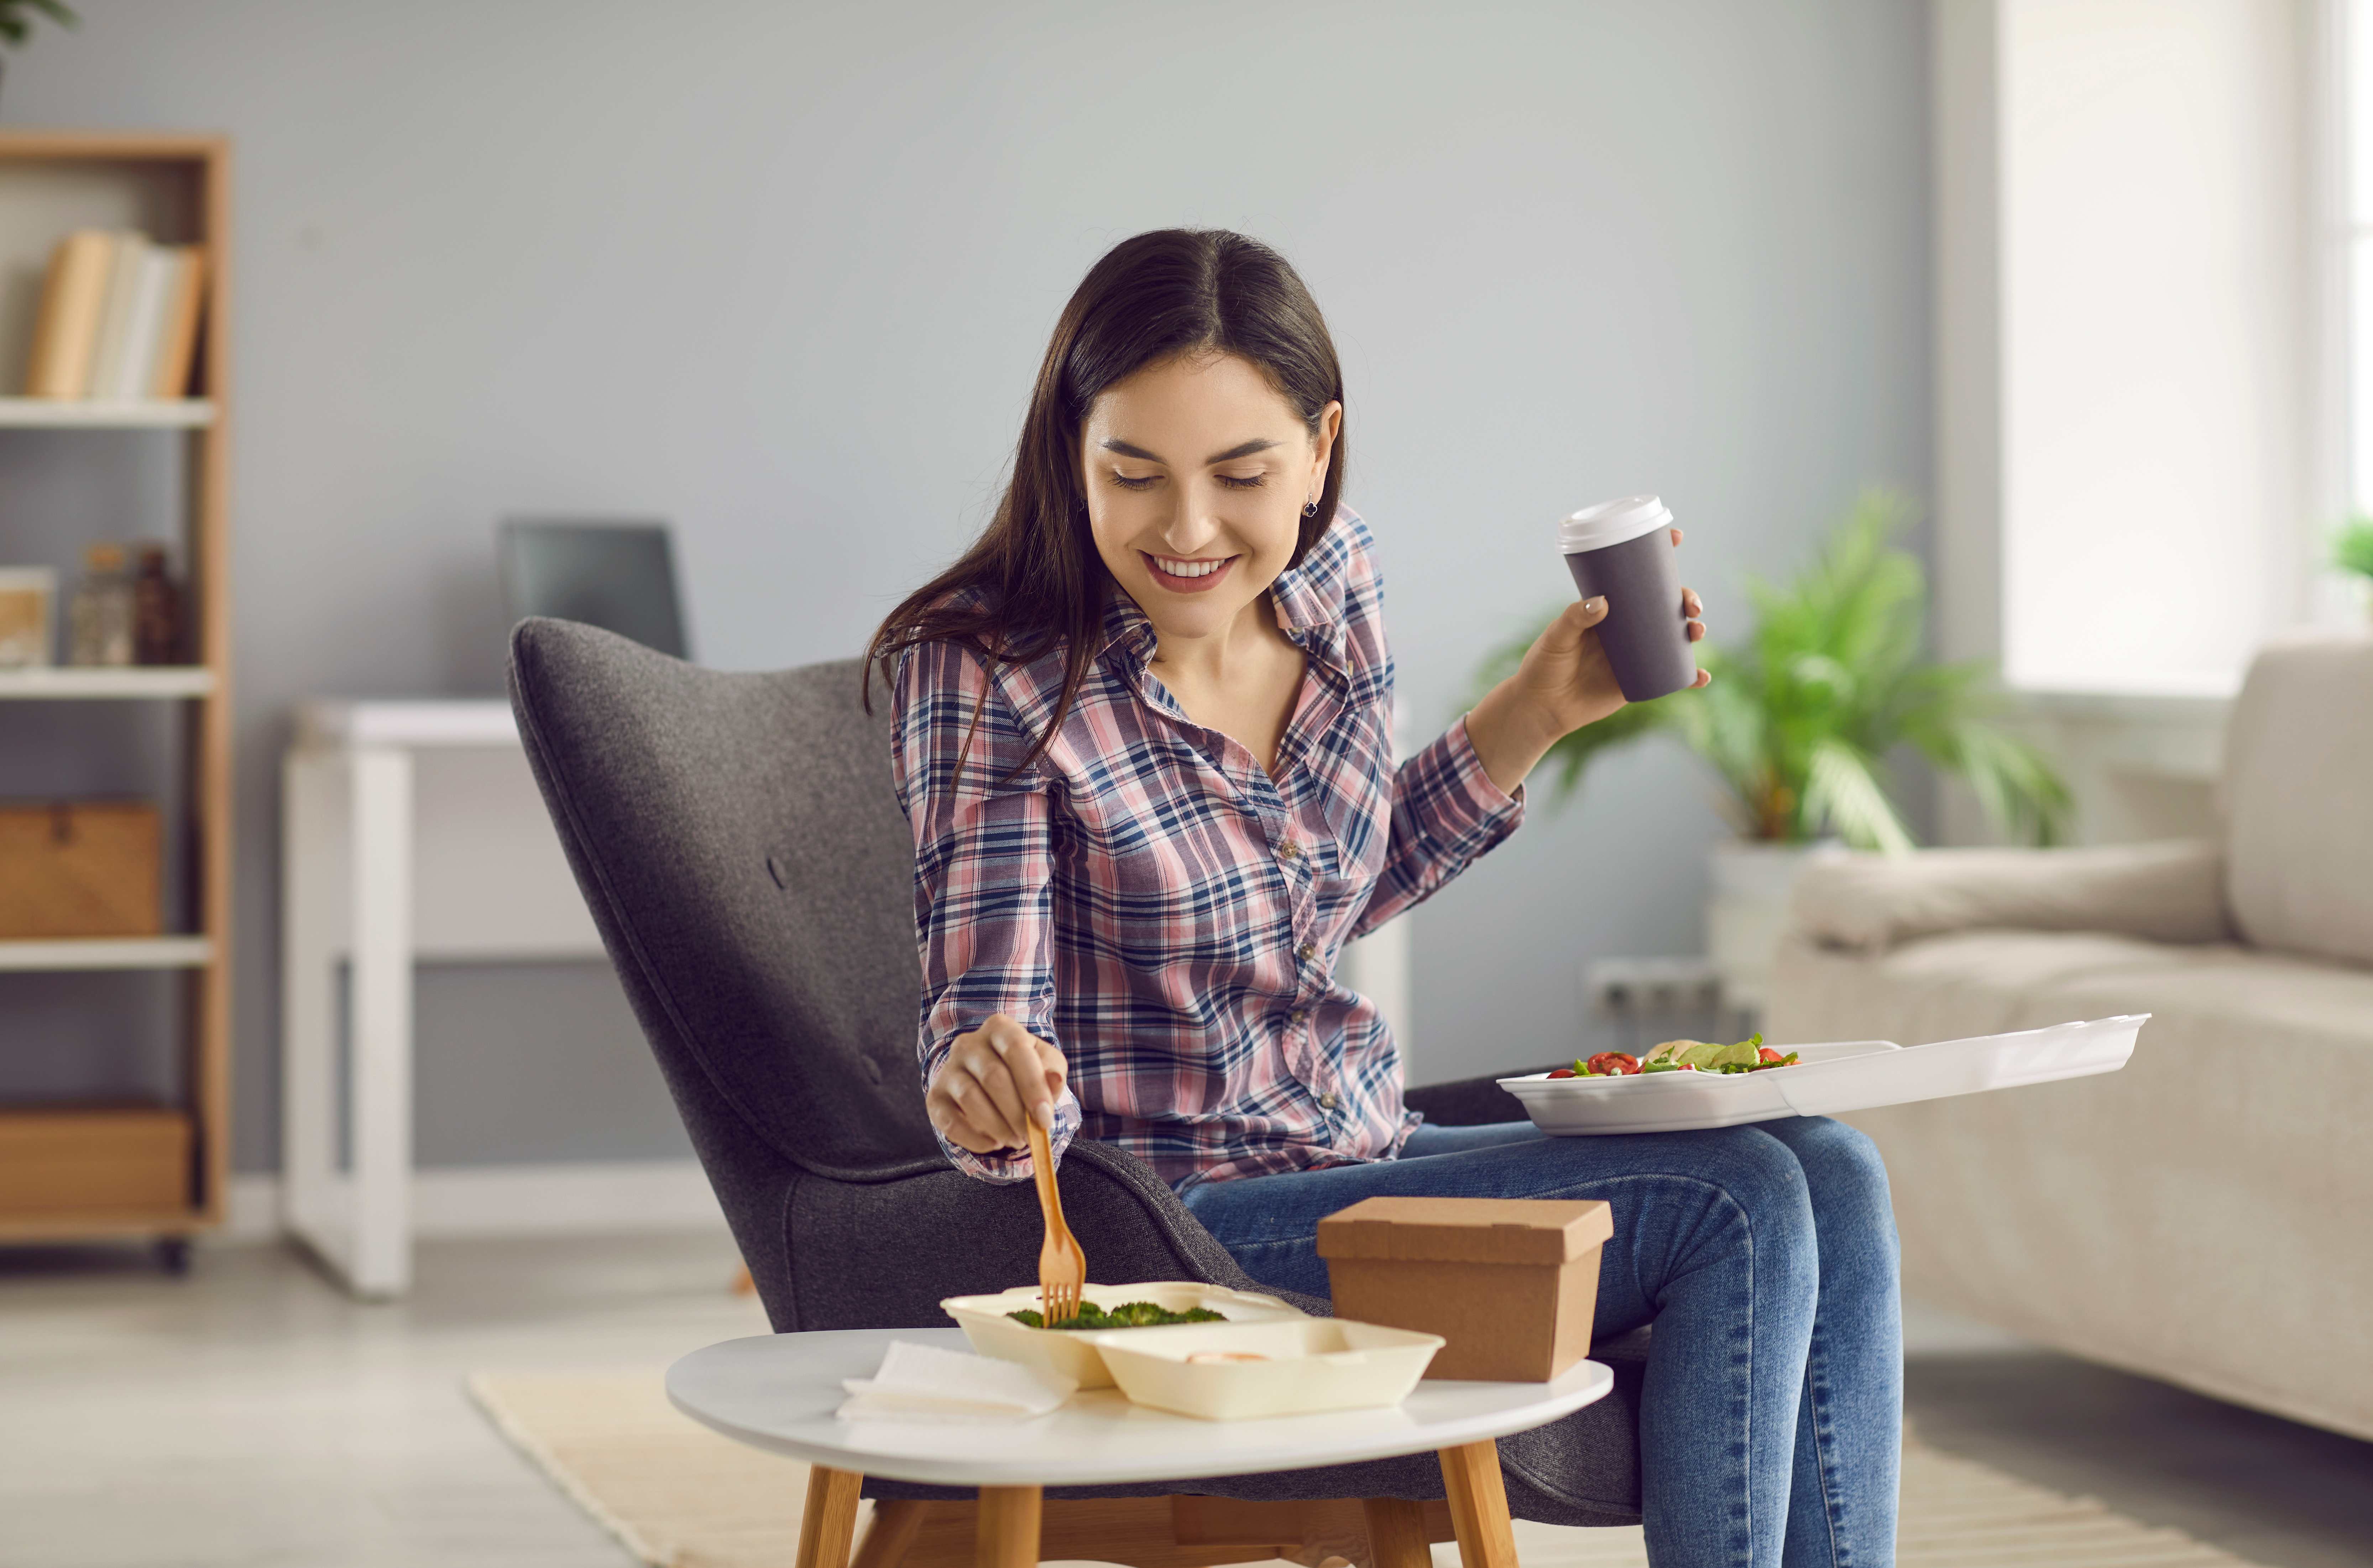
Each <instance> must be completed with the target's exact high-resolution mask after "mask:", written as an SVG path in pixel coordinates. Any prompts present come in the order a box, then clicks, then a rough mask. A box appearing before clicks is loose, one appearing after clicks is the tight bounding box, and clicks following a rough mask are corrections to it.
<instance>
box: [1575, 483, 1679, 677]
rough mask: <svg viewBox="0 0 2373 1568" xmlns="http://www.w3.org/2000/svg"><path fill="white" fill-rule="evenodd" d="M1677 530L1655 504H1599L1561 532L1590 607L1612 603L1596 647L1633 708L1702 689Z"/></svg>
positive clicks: (1634, 499) (1651, 500) (1649, 500)
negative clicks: (1602, 600) (1597, 601)
mask: <svg viewBox="0 0 2373 1568" xmlns="http://www.w3.org/2000/svg"><path fill="white" fill-rule="evenodd" d="M1672 526H1673V514H1672V512H1671V511H1670V510H1669V509H1667V508H1666V506H1665V503H1664V502H1662V501H1660V500H1658V499H1656V497H1654V496H1626V497H1623V498H1622V499H1620V500H1616V501H1601V502H1599V503H1598V505H1596V506H1595V507H1584V508H1583V509H1582V510H1580V511H1578V512H1576V513H1574V514H1573V515H1572V517H1570V518H1567V519H1566V520H1565V521H1563V522H1561V523H1560V524H1558V548H1559V549H1560V550H1561V551H1563V552H1564V553H1565V564H1566V567H1567V569H1569V570H1571V571H1572V573H1573V585H1574V586H1575V587H1576V588H1579V589H1580V590H1582V596H1583V597H1584V599H1590V598H1594V597H1596V596H1597V595H1600V594H1604V595H1606V598H1607V618H1606V619H1605V620H1603V621H1601V622H1599V623H1598V646H1599V647H1601V648H1603V649H1606V650H1607V663H1608V664H1609V665H1610V666H1612V667H1613V669H1614V671H1615V684H1616V685H1619V686H1620V687H1621V688H1623V697H1624V700H1625V701H1627V702H1646V701H1647V700H1648V699H1649V698H1651V697H1658V696H1665V695H1666V693H1667V692H1677V691H1683V690H1686V689H1687V688H1689V687H1690V686H1693V685H1697V684H1698V660H1697V654H1696V653H1695V652H1694V651H1692V650H1691V649H1690V647H1689V617H1688V616H1687V615H1685V614H1682V613H1681V568H1680V563H1679V561H1678V560H1677V559H1676V558H1675V555H1674V550H1673V535H1672V532H1671V529H1672Z"/></svg>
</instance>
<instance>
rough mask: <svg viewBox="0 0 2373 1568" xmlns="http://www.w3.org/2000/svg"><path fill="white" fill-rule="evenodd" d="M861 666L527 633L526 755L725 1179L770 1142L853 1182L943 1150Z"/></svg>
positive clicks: (905, 847)
mask: <svg viewBox="0 0 2373 1568" xmlns="http://www.w3.org/2000/svg"><path fill="white" fill-rule="evenodd" d="M858 678H859V676H858V664H857V661H854V660H848V661H840V662H837V663H831V664H812V665H809V666H807V667H806V668H804V669H798V670H788V671H783V672H779V673H766V674H727V673H719V672H717V671H713V670H703V669H700V668H698V667H697V666H695V665H692V664H687V663H685V662H684V661H681V660H677V659H671V658H669V657H667V656H666V655H664V654H660V653H655V652H653V651H651V650H650V649H647V648H644V647H642V646H640V645H639V644H637V643H634V642H630V641H628V640H627V639H626V638H622V637H617V636H614V635H613V634H611V633H609V632H605V631H601V630H599V629H597V628H595V627H592V626H579V625H577V624H575V623H573V622H567V621H553V620H543V619H531V620H526V621H522V622H520V625H519V626H518V628H517V629H516V630H514V631H513V633H512V634H511V667H510V681H511V706H512V708H513V710H514V712H515V713H516V714H517V715H518V719H519V726H520V737H521V739H522V740H523V741H524V742H525V743H526V746H527V754H528V760H529V764H530V766H532V768H533V770H534V773H535V778H536V782H537V784H538V785H539V786H540V787H541V788H542V789H543V790H544V803H545V805H546V806H548V807H549V808H550V810H551V812H552V817H553V822H554V824H555V825H556V826H557V827H558V829H559V832H560V838H561V843H562V847H563V848H564V849H565V850H566V851H567V857H568V863H569V865H570V867H571V869H573V870H574V871H575V872H576V874H577V883H578V886H579V889H580V890H581V891H582V892H583V893H584V895H585V900H586V903H587V904H588V905H589V906H590V908H591V910H592V914H593V919H594V924H595V925H596V926H597V927H598V928H599V929H600V930H601V933H602V942H603V944H604V945H605V946H606V947H607V948H608V949H609V953H610V958H611V962H612V963H613V964H614V965H616V967H617V970H618V976H619V978H620V980H621V981H622V982H623V983H624V984H625V989H626V995H627V998H628V1000H630V1001H631V1002H632V1003H633V1005H634V1009H635V1012H636V1014H637V1017H638V1018H639V1019H640V1021H641V1023H642V1026H643V1031H644V1033H645V1034H646V1035H647V1036H649V1040H650V1045H651V1049H652V1051H653V1052H654V1053H656V1054H657V1056H658V1057H659V1059H660V1069H661V1071H663V1072H664V1074H665V1075H666V1077H667V1079H668V1082H669V1084H670V1087H671V1088H672V1090H673V1092H674V1094H675V1098H676V1102H677V1105H678V1106H679V1108H680V1109H682V1111H683V1112H684V1120H685V1122H686V1123H687V1125H688V1126H689V1127H690V1128H691V1130H692V1133H693V1138H694V1141H695V1143H696V1145H698V1146H699V1147H700V1149H701V1152H702V1157H703V1159H704V1160H705V1161H708V1162H709V1163H710V1165H711V1169H710V1176H711V1178H712V1180H716V1179H719V1177H720V1176H721V1175H723V1174H724V1173H720V1172H719V1171H718V1170H717V1169H716V1168H715V1164H716V1162H715V1160H714V1158H713V1157H712V1152H713V1151H716V1150H719V1149H731V1148H744V1147H748V1146H749V1145H748V1140H749V1139H750V1138H751V1137H752V1136H754V1137H755V1138H756V1139H757V1140H759V1141H762V1142H763V1143H765V1144H766V1145H770V1146H771V1147H772V1148H773V1150H774V1151H775V1153H777V1154H779V1155H780V1156H781V1157H782V1158H783V1159H786V1160H788V1161H789V1162H790V1163H791V1164H795V1165H797V1166H799V1167H801V1168H802V1169H805V1170H808V1171H812V1172H814V1173H816V1174H818V1175H824V1176H836V1177H840V1178H843V1179H857V1180H868V1179H881V1178H883V1177H886V1176H896V1175H901V1174H905V1173H906V1172H909V1171H916V1170H931V1169H939V1168H943V1167H944V1164H945V1161H944V1160H943V1159H942V1158H941V1154H940V1152H939V1146H938V1143H937V1142H936V1141H935V1140H934V1139H933V1138H932V1135H931V1130H930V1126H929V1122H928V1121H927V1120H926V1119H925V1118H924V1115H923V1099H922V1090H921V1088H920V1086H919V1084H918V1081H917V1075H916V1068H915V1030H916V1008H917V1003H918V997H919V994H920V992H919V987H920V972H919V970H918V965H917V962H916V957H915V927H914V850H913V840H912V838H911V837H910V836H909V834H908V830H907V826H906V817H905V816H904V815H903V814H902V813H900V811H899V809H898V802H897V799H896V796H895V795H894V793H893V792H892V788H891V777H890V740H889V719H888V714H887V712H886V706H887V705H886V704H885V703H882V702H879V701H877V703H876V709H877V710H876V712H874V713H873V714H871V715H870V716H869V715H868V714H866V713H865V712H864V711H863V710H862V709H861V708H860V707H859V700H858ZM728 1118H730V1119H731V1121H733V1122H734V1123H737V1124H738V1125H735V1126H730V1127H729V1126H720V1125H718V1124H719V1122H720V1121H721V1120H723V1119H728Z"/></svg>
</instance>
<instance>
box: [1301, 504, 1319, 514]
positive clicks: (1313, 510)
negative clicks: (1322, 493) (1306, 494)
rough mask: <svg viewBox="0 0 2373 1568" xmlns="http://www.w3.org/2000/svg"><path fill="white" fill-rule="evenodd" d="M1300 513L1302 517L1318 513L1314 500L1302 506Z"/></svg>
mask: <svg viewBox="0 0 2373 1568" xmlns="http://www.w3.org/2000/svg"><path fill="white" fill-rule="evenodd" d="M1302 515H1303V516H1304V517H1316V516H1317V515H1318V503H1317V502H1316V501H1313V502H1311V503H1310V504H1309V505H1308V506H1306V507H1304V508H1303V509H1302Z"/></svg>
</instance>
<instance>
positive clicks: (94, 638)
mask: <svg viewBox="0 0 2373 1568" xmlns="http://www.w3.org/2000/svg"><path fill="white" fill-rule="evenodd" d="M82 560H83V574H82V581H81V582H80V583H79V584H78V585H77V586H76V589H75V596H74V603H73V604H72V606H71V607H70V608H69V609H68V611H67V614H66V624H67V638H68V641H69V648H68V660H67V661H68V662H69V663H74V664H105V665H123V664H130V663H131V662H132V659H133V652H134V648H133V640H132V620H133V616H132V576H131V574H130V573H129V572H127V571H125V570H124V569H123V546H122V545H119V544H93V545H92V546H91V547H90V548H89V549H88V550H86V551H84V552H83V558H82Z"/></svg>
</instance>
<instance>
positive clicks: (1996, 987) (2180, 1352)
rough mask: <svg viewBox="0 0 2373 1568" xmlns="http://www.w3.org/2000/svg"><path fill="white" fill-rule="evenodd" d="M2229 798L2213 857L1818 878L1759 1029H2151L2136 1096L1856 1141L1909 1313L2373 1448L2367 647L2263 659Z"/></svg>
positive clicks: (1879, 1131)
mask: <svg viewBox="0 0 2373 1568" xmlns="http://www.w3.org/2000/svg"><path fill="white" fill-rule="evenodd" d="M2219 799H2220V807H2221V814H2222V817H2223V834H2222V837H2221V838H2219V839H2217V840H2214V841H2202V842H2198V843H2191V842H2186V843H2174V844H2149V845H2130V846H2113V847H2106V848H2086V849H2068V850H1950V849H1947V850H1931V851H1925V852H1923V853H1920V854H1917V855H1912V856H1908V857H1903V858H1900V859H1898V860H1886V859H1883V858H1880V857H1875V856H1867V857H1866V856H1854V857H1849V858H1844V859H1841V860H1838V861H1835V862H1831V863H1826V864H1819V865H1816V866H1815V867H1814V868H1812V869H1811V870H1809V871H1807V872H1806V875H1805V878H1804V880H1803V881H1802V882H1801V883H1799V884H1798V888H1797V893H1796V898H1795V904H1794V910H1793V915H1792V929H1791V931H1790V934H1789V936H1788V938H1787V940H1786V943H1785V945H1784V947H1783V952H1782V955H1781V958H1780V961H1779V963H1778V964H1777V965H1776V966H1775V969H1774V975H1773V987H1772V995H1771V1007H1770V1012H1769V1013H1768V1015H1767V1016H1768V1019H1769V1023H1768V1024H1767V1032H1768V1033H1769V1034H1770V1035H1771V1036H1772V1037H1773V1038H1775V1039H1780V1040H1838V1039H1860V1038H1881V1039H1891V1040H1895V1041H1899V1042H1900V1043H1903V1044H1906V1045H1910V1044H1915V1043H1920V1042H1924V1041H1930V1040H1944V1039H1952V1038H1957V1037H1959V1036H1969V1035H1979V1034H1990V1033H1993V1032H1995V1031H1998V1030H2008V1029H2021V1028H2029V1027H2034V1026H2036V1025H2040V1024H2053V1023H2058V1022H2061V1021H2063V1020H2065V1019H2075V1018H2098V1017H2101V1016H2103V1015H2105V1014H2110V1013H2118V1012H2148V1013H2150V1014H2152V1019H2151V1022H2150V1024H2147V1025H2146V1026H2145V1028H2144V1030H2143V1033H2142V1038H2141V1041H2140V1044H2139V1045H2138V1046H2137V1047H2136V1048H2135V1051H2134V1056H2133V1061H2131V1062H2130V1063H2129V1064H2128V1065H2127V1066H2126V1068H2125V1069H2124V1070H2123V1071H2120V1072H2116V1073H2112V1074H2109V1075H2107V1076H2104V1077H2098V1078H2087V1079H2079V1080H2076V1081H2075V1082H2066V1083H2055V1084H2046V1085H2042V1086H2039V1087H2035V1088H2028V1089H2012V1090H2005V1091H2002V1092H1999V1093H1995V1094H1975V1095H1970V1096H1967V1097H1964V1098H1960V1099H1952V1100H1939V1101H1932V1102H1929V1103H1927V1104H1924V1105H1915V1106H1896V1107H1892V1108H1889V1109H1887V1110H1881V1111H1869V1112H1864V1113H1861V1114H1858V1115H1856V1116H1854V1117H1852V1118H1850V1119H1852V1120H1853V1121H1854V1122H1855V1123H1856V1124H1857V1125H1859V1126H1861V1127H1863V1128H1864V1129H1866V1130H1867V1131H1869V1132H1870V1134H1871V1135H1872V1136H1873V1137H1874V1138H1876V1140H1877V1141H1878V1142H1879V1146H1880V1147H1881V1149H1883V1150H1884V1151H1885V1153H1886V1155H1887V1163H1888V1170H1889V1172H1890V1173H1891V1175H1892V1178H1893V1181H1894V1187H1895V1206H1896V1216H1897V1220H1898V1222H1899V1223H1900V1228H1901V1230H1902V1234H1903V1267H1904V1287H1905V1291H1906V1293H1908V1294H1911V1295H1912V1296H1915V1297H1918V1298H1920V1299H1923V1300H1926V1301H1929V1302H1933V1303H1935V1304H1936V1305H1940V1306H1943V1307H1946V1308H1949V1309H1952V1310H1955V1311H1958V1312H1961V1313H1964V1314H1967V1315H1969V1316H1973V1317H1976V1318H1980V1319H1981V1320H1984V1321H1986V1322H1990V1323H1993V1324H1996V1325H1998V1326H2000V1327H2002V1328H2007V1329H2010V1330H2012V1331H2014V1332H2016V1333H2019V1334H2022V1335H2025V1336H2028V1337H2029V1338H2031V1339H2034V1340H2041V1341H2043V1342H2045V1343H2047V1344H2052V1345H2056V1346H2059V1347H2061V1348H2062V1349H2064V1350H2067V1351H2070V1352H2075V1354H2078V1355H2082V1356H2086V1357H2088V1358H2090V1359H2093V1360H2096V1361H2100V1362H2106V1363H2110V1364H2112V1365H2116V1366H2122V1367H2126V1368H2129V1369H2132V1370H2133V1371H2137V1372H2143V1373H2147V1374H2149V1375H2152V1376H2155V1377H2161V1378H2165V1379H2167V1380H2168V1381H2170V1382H2175V1383H2181V1384H2185V1385H2188V1386H2189V1387H2193V1388H2197V1389H2201V1390H2203V1391H2204V1392H2207V1393H2211V1394H2215V1395H2218V1396H2221V1397H2223V1398H2229V1399H2233V1400H2237V1401H2239V1402H2240V1403H2243V1404H2248V1405H2254V1406H2257V1407H2259V1408H2260V1409H2262V1410H2273V1411H2276V1412H2278V1413H2280V1414H2283V1415H2286V1416H2290V1417H2294V1418H2296V1419H2297V1420H2300V1421H2306V1422H2314V1423H2316V1424H2317V1425H2320V1426H2326V1427H2330V1428H2332V1429H2333V1430H2335V1431H2339V1432H2345V1433H2352V1434H2354V1435H2355V1436H2358V1437H2365V1438H2373V639H2367V638H2320V639H2315V640H2299V641H2293V642H2287V643H2284V644H2281V645H2278V646H2276V647H2274V648H2272V649H2269V650H2267V651H2266V652H2265V653H2264V654H2262V656H2261V657H2260V658H2259V659H2258V661H2256V663H2255V664H2254V665H2253V666H2252V668H2251V670H2250V677H2249V680H2248V682H2247V684H2246V685H2245V687H2244V689H2243V691H2242V693H2241V695H2240V696H2239V699H2238V700H2237V702H2236V704H2235V707H2234V711H2233V717H2232V721H2231V725H2230V728H2229V730H2228V732H2227V745H2226V759H2225V772H2224V778H2223V781H2222V786H2221V789H2220V791H2219Z"/></svg>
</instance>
